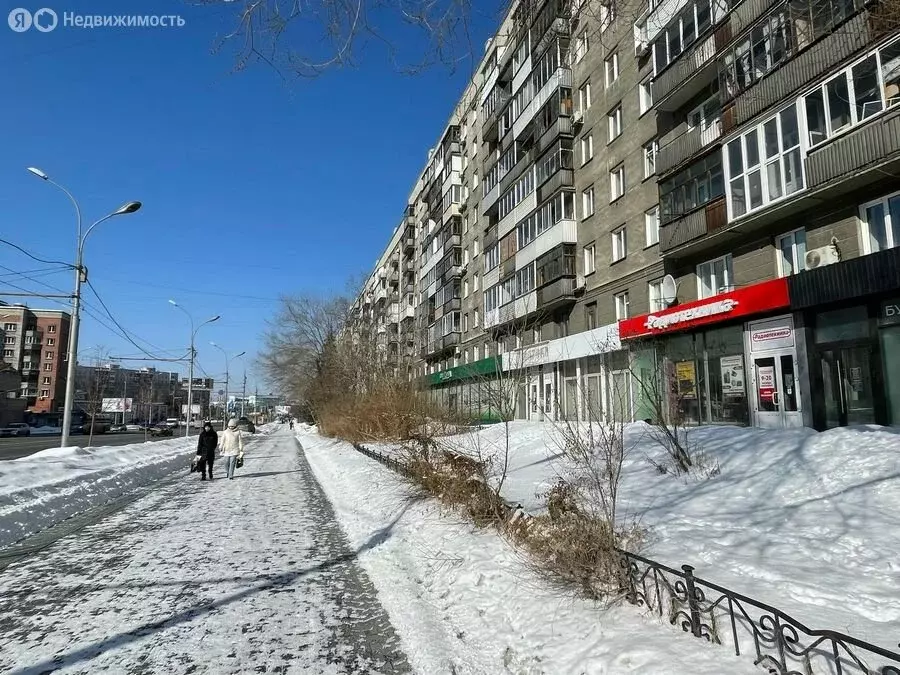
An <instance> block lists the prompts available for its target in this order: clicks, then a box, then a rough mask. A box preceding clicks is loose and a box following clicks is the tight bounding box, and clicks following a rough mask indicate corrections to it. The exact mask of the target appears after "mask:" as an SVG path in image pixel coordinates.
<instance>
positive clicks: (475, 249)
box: [472, 239, 478, 258]
mask: <svg viewBox="0 0 900 675" xmlns="http://www.w3.org/2000/svg"><path fill="white" fill-rule="evenodd" d="M476 255H478V240H477V239H476V240H475V241H473V242H472V257H473V258H474V257H475V256H476Z"/></svg>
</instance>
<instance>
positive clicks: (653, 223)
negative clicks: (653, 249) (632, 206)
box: [644, 206, 659, 246]
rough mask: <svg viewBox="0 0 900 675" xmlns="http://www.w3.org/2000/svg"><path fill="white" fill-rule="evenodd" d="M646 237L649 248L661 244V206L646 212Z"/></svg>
mask: <svg viewBox="0 0 900 675" xmlns="http://www.w3.org/2000/svg"><path fill="white" fill-rule="evenodd" d="M644 235H645V237H646V240H647V246H653V245H654V244H658V243H659V206H654V207H653V208H652V209H650V210H649V211H644Z"/></svg>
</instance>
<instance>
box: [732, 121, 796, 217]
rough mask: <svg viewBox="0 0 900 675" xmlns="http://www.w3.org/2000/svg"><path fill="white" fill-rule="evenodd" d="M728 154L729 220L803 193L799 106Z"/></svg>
mask: <svg viewBox="0 0 900 675" xmlns="http://www.w3.org/2000/svg"><path fill="white" fill-rule="evenodd" d="M725 153H726V157H727V161H726V167H727V170H728V183H727V186H726V191H727V193H728V215H729V220H732V219H735V218H739V217H741V216H743V215H744V214H745V213H750V212H752V211H755V210H757V209H759V208H761V207H763V206H766V205H768V204H771V203H772V202H776V201H778V200H779V199H783V198H784V197H786V196H788V195H790V194H793V193H795V192H798V191H799V190H802V189H803V166H802V157H801V150H800V128H799V125H798V122H797V106H796V104H793V105H791V106H790V107H789V108H786V109H784V110H782V111H781V112H780V113H778V114H777V115H775V117H772V118H771V119H769V120H767V121H765V122H763V123H762V124H761V125H759V126H758V127H755V128H753V129H751V130H750V131H748V132H746V133H744V134H742V135H741V136H738V137H737V138H735V139H734V140H733V141H731V142H730V143H728V145H727V146H726V147H725Z"/></svg>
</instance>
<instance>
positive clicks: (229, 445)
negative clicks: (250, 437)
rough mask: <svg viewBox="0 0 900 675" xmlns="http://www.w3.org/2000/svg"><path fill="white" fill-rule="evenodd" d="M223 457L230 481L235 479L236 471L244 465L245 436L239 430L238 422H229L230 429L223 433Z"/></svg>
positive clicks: (232, 420) (233, 420)
mask: <svg viewBox="0 0 900 675" xmlns="http://www.w3.org/2000/svg"><path fill="white" fill-rule="evenodd" d="M222 456H223V457H224V458H225V469H226V471H227V474H228V479H229V480H233V479H234V470H235V469H237V468H240V467H241V466H243V465H244V436H243V434H242V433H241V431H240V429H238V428H237V420H235V419H230V420H228V428H227V429H226V430H225V431H223V432H222Z"/></svg>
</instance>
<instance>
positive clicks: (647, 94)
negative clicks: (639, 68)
mask: <svg viewBox="0 0 900 675" xmlns="http://www.w3.org/2000/svg"><path fill="white" fill-rule="evenodd" d="M652 81H653V78H651V77H648V78H647V79H646V80H644V81H643V82H641V83H640V85H639V86H638V96H639V101H640V111H641V115H643V114H644V113H645V112H647V111H648V110H650V108H652V107H653V85H652V84H651V83H652Z"/></svg>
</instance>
